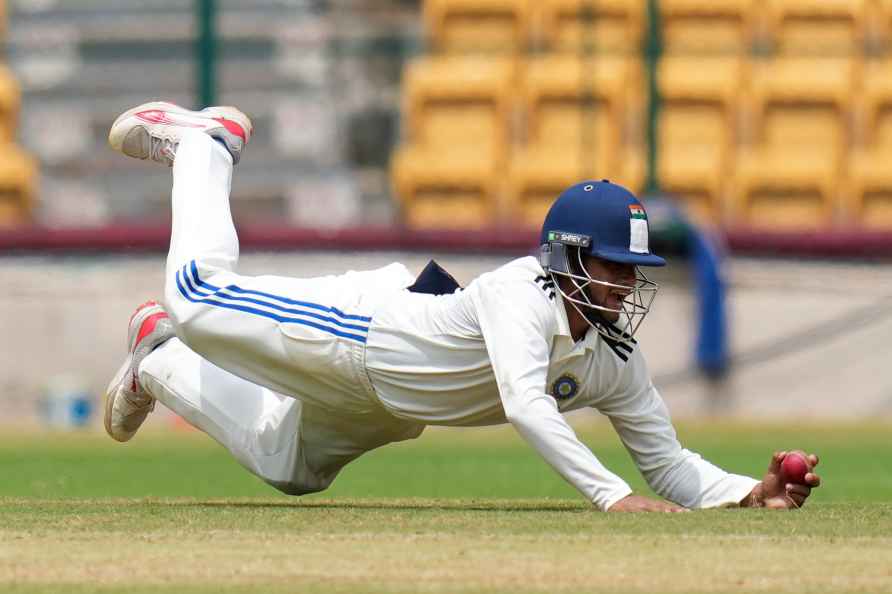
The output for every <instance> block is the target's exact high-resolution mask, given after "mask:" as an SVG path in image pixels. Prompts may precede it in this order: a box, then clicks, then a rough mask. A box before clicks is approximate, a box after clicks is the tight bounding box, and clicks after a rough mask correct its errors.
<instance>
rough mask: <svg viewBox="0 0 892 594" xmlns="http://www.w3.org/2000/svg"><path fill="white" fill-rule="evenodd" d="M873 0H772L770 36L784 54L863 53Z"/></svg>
mask: <svg viewBox="0 0 892 594" xmlns="http://www.w3.org/2000/svg"><path fill="white" fill-rule="evenodd" d="M870 6H871V0H769V1H768V2H767V7H766V8H767V10H766V12H765V17H766V21H767V22H766V24H767V28H768V33H769V35H770V36H771V37H772V38H773V39H774V43H775V45H776V46H777V48H778V49H779V51H780V52H781V53H783V54H787V55H791V56H793V55H801V54H812V55H827V56H848V55H851V54H857V53H860V51H861V48H862V46H863V44H864V40H865V32H866V25H867V22H868V20H869V16H870V14H869V12H868V11H869V9H870Z"/></svg>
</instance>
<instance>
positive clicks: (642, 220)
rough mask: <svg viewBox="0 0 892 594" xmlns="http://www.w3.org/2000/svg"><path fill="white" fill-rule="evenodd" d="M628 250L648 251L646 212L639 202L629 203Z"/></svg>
mask: <svg viewBox="0 0 892 594" xmlns="http://www.w3.org/2000/svg"><path fill="white" fill-rule="evenodd" d="M629 251H630V252H635V253H636V254H647V253H649V251H650V250H649V249H648V245H647V213H645V212H644V209H643V208H641V205H639V204H630V205H629Z"/></svg>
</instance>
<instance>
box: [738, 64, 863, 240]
mask: <svg viewBox="0 0 892 594" xmlns="http://www.w3.org/2000/svg"><path fill="white" fill-rule="evenodd" d="M855 63H857V62H856V61H855V60H852V59H848V58H815V57H813V58H803V57H797V58H775V59H772V60H766V61H761V62H759V63H757V64H755V65H754V68H753V73H752V86H751V98H750V102H749V103H750V110H749V114H750V116H751V118H752V126H751V128H752V130H754V131H755V133H756V137H755V138H754V139H750V140H754V141H755V142H754V143H752V144H751V145H750V146H747V147H746V149H745V150H743V151H741V153H740V156H739V158H738V160H737V168H736V176H735V178H736V179H735V185H736V188H735V203H734V207H735V208H734V213H735V216H736V217H738V222H742V223H748V224H751V225H755V226H760V227H784V228H799V229H816V228H822V227H824V226H826V225H828V224H831V223H832V222H833V221H834V218H835V215H836V214H837V209H838V207H839V198H840V189H841V187H842V185H841V175H842V173H843V168H842V166H841V165H842V156H843V154H844V151H845V149H846V147H847V142H848V131H849V130H848V122H849V119H850V116H851V112H852V110H851V87H852V84H853V81H854V73H855V68H854V64H855Z"/></svg>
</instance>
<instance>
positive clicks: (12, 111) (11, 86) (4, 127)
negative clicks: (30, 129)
mask: <svg viewBox="0 0 892 594" xmlns="http://www.w3.org/2000/svg"><path fill="white" fill-rule="evenodd" d="M20 102H21V91H20V89H19V84H18V82H17V81H16V79H15V77H13V74H12V72H11V71H10V70H9V68H8V67H7V66H6V65H5V64H0V142H11V141H12V140H13V139H14V138H15V131H16V127H17V125H18V119H19V106H20Z"/></svg>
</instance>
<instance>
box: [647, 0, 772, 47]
mask: <svg viewBox="0 0 892 594" xmlns="http://www.w3.org/2000/svg"><path fill="white" fill-rule="evenodd" d="M754 5H755V1H754V0H722V1H721V2H716V1H715V0H661V2H660V15H661V18H662V25H663V43H664V46H665V50H666V52H667V53H668V54H671V55H678V54H690V55H692V56H699V55H729V54H732V55H733V54H745V53H747V52H748V51H749V50H750V48H751V47H752V46H753V44H754V35H755V26H754V22H755V20H756V19H755V17H756V11H754V10H753V7H754Z"/></svg>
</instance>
